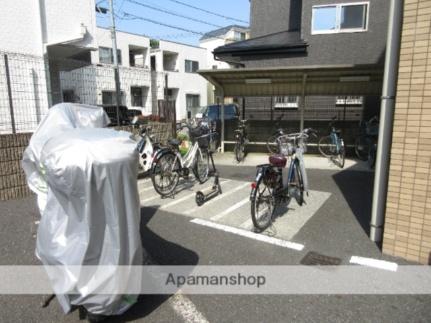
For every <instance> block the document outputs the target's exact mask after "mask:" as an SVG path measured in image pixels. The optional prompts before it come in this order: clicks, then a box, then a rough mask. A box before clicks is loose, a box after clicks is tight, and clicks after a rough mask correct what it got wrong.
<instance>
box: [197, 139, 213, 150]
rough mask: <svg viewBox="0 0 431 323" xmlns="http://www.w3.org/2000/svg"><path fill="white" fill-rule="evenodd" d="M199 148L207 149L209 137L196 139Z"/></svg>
mask: <svg viewBox="0 0 431 323" xmlns="http://www.w3.org/2000/svg"><path fill="white" fill-rule="evenodd" d="M197 140H198V145H199V148H203V149H207V148H208V147H209V145H210V136H205V137H198V139H197Z"/></svg>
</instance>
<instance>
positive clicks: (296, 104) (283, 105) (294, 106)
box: [273, 95, 299, 110]
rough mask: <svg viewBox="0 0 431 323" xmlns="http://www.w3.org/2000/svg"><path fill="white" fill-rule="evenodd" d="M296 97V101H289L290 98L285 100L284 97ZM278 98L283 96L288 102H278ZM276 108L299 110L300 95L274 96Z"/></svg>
mask: <svg viewBox="0 0 431 323" xmlns="http://www.w3.org/2000/svg"><path fill="white" fill-rule="evenodd" d="M293 97H295V98H296V101H295V102H289V99H287V100H284V98H293ZM277 98H283V101H287V102H277V101H278V100H277ZM273 100H274V110H298V108H299V96H297V95H277V96H274V98H273Z"/></svg>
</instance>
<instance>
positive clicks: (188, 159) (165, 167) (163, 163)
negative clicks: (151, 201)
mask: <svg viewBox="0 0 431 323" xmlns="http://www.w3.org/2000/svg"><path fill="white" fill-rule="evenodd" d="M184 128H187V129H188V130H189V136H190V139H191V141H192V144H193V145H192V147H191V148H190V149H189V151H188V152H187V153H186V154H185V155H184V156H181V154H180V150H179V146H180V145H181V141H180V140H178V139H170V140H169V141H168V144H169V147H166V148H163V149H160V150H159V151H158V152H157V153H156V155H155V156H154V160H153V163H152V167H151V181H152V183H153V186H154V189H155V190H156V192H157V193H158V194H159V195H160V196H162V197H167V196H172V195H174V191H175V188H176V187H177V185H178V181H179V179H180V177H183V178H186V179H187V178H188V177H189V174H190V169H191V170H192V171H193V173H194V175H195V177H196V179H197V180H198V181H199V183H200V184H203V183H205V182H206V180H207V179H208V176H209V153H208V142H209V141H210V139H211V136H212V135H213V133H212V132H211V131H210V129H209V127H208V126H205V125H200V126H198V127H195V128H192V127H191V126H190V125H184V126H182V127H181V129H184Z"/></svg>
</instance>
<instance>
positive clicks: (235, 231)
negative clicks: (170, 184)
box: [190, 219, 304, 251]
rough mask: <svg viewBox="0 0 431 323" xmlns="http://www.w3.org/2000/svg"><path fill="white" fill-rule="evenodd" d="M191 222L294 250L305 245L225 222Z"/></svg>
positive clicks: (200, 220) (195, 220) (300, 248)
mask: <svg viewBox="0 0 431 323" xmlns="http://www.w3.org/2000/svg"><path fill="white" fill-rule="evenodd" d="M190 222H192V223H195V224H199V225H203V226H206V227H210V228H214V229H217V230H221V231H225V232H229V233H233V234H237V235H239V236H242V237H246V238H250V239H254V240H257V241H261V242H265V243H270V244H273V245H276V246H279V247H284V248H289V249H294V250H298V251H301V250H302V249H304V245H302V244H299V243H295V242H290V241H286V240H281V239H277V238H273V237H268V236H266V235H263V234H258V233H254V232H250V231H246V230H242V229H237V228H234V227H230V226H227V225H223V224H219V223H214V222H210V221H205V220H202V219H193V220H191V221H190Z"/></svg>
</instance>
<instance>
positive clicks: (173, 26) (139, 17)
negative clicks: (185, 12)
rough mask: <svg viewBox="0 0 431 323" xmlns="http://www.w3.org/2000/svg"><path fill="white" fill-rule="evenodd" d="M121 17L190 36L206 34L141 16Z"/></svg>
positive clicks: (124, 14) (127, 14)
mask: <svg viewBox="0 0 431 323" xmlns="http://www.w3.org/2000/svg"><path fill="white" fill-rule="evenodd" d="M122 14H123V16H122V17H118V18H119V19H125V20H143V21H147V22H150V23H152V24H155V25H159V26H164V27H168V28H172V29H177V30H181V31H185V32H187V33H191V34H195V35H200V36H203V35H205V34H206V33H204V32H201V31H196V30H192V29H187V28H183V27H179V26H175V25H170V24H166V23H164V22H160V21H157V20H153V19H149V18H145V17H141V16H137V15H134V14H131V13H128V12H124V11H123V12H122ZM214 38H219V39H224V38H222V37H214Z"/></svg>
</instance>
